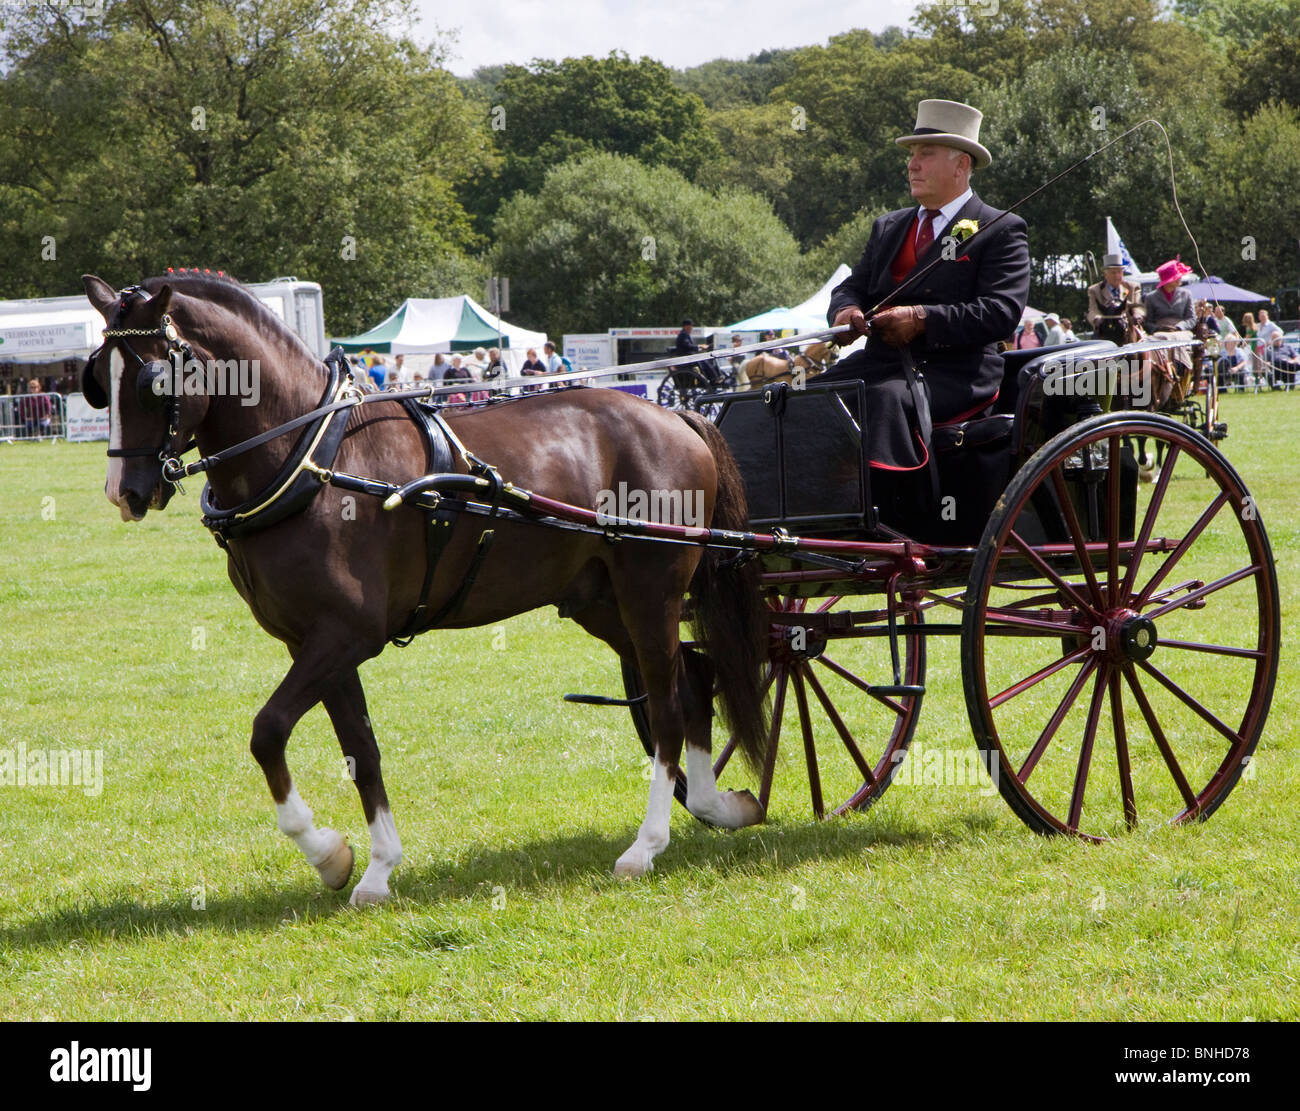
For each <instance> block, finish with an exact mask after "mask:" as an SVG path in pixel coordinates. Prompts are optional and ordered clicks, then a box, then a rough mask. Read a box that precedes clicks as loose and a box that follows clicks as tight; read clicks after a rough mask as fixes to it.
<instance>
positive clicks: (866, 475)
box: [703, 341, 1138, 576]
mask: <svg viewBox="0 0 1300 1111" xmlns="http://www.w3.org/2000/svg"><path fill="white" fill-rule="evenodd" d="M1114 350H1115V346H1114V344H1112V343H1109V342H1106V341H1099V342H1093V343H1083V344H1072V345H1069V346H1067V347H1060V348H1049V349H1047V350H1042V349H1039V350H1036V351H1027V352H1008V353H1007V355H1006V368H1005V370H1004V374H1003V383H1002V389H1001V391H1000V393H999V395H998V398H997V400H996V402H995V403H994V405H993V406H992V411H991V412H989V413H987V414H986V415H984V416H981V417H978V418H975V419H972V420H968V421H965V422H962V423H961V424H957V425H948V426H940V427H938V428H936V429H935V430H934V435H933V439H932V443H931V452H932V453H933V465H932V466H927V467H923V468H921V469H919V470H916V471H910V472H897V471H891V470H884V469H879V468H873V467H871V466H870V465H869V463H868V462H867V458H868V456H869V454H870V451H869V445H868V444H866V443H864V442H863V434H862V429H861V426H860V424H859V422H858V419H857V416H856V414H858V413H860V412H861V408H862V405H863V403H864V399H865V388H864V386H863V384H862V383H861V382H858V381H852V380H850V381H839V382H833V383H825V384H818V383H817V382H816V381H815V380H813V381H812V382H810V383H809V384H808V385H807V386H806V387H803V388H795V387H794V386H791V385H788V384H784V383H782V384H779V385H772V386H768V387H765V388H764V389H762V390H758V391H753V392H750V393H740V394H718V395H713V396H710V397H706V398H704V399H703V400H704V401H707V402H716V403H718V404H719V406H720V411H719V413H718V416H717V418H716V422H717V425H718V428H719V430H720V431H721V432H722V434H723V436H724V437H725V438H726V440H727V443H728V446H729V447H730V448H731V451H732V454H733V455H734V456H735V457H736V461H737V464H738V466H739V467H740V471H741V474H742V476H743V477H744V480H745V487H746V493H747V495H748V499H749V506H750V523H751V526H752V527H753V528H754V529H756V530H759V531H770V530H771V529H774V528H780V529H784V530H786V531H787V532H790V533H793V534H796V535H804V536H846V535H848V536H855V537H860V538H862V539H868V540H871V539H878V540H887V539H891V538H896V537H897V536H899V535H901V536H903V537H906V538H908V539H911V540H915V541H919V542H921V543H924V544H930V545H937V546H950V547H956V548H973V547H974V546H975V545H976V544H977V543H978V542H979V539H980V536H981V534H982V533H983V530H984V526H985V525H986V524H987V522H988V519H989V516H990V514H991V513H992V512H993V509H994V507H995V506H996V504H997V501H998V498H999V497H1000V496H1001V494H1002V492H1003V490H1005V489H1006V486H1007V484H1008V483H1009V482H1010V480H1011V478H1012V477H1013V475H1014V474H1015V473H1016V471H1017V470H1018V469H1019V467H1020V466H1021V465H1022V464H1023V463H1024V462H1025V461H1026V460H1027V459H1028V458H1029V457H1030V456H1032V455H1033V453H1034V452H1035V451H1036V450H1037V449H1038V448H1039V447H1040V446H1041V445H1042V444H1044V443H1046V442H1047V441H1048V440H1050V439H1051V438H1052V437H1053V436H1055V435H1056V434H1057V433H1059V432H1060V431H1062V430H1063V429H1064V428H1067V427H1068V426H1070V425H1071V424H1074V423H1076V422H1077V421H1079V420H1080V419H1083V418H1086V417H1088V416H1091V415H1094V414H1096V413H1100V412H1103V411H1106V410H1108V409H1110V408H1111V404H1112V396H1111V394H1110V393H1109V392H1105V391H1102V392H1099V391H1098V389H1097V384H1098V383H1099V382H1103V381H1104V377H1105V376H1104V375H1099V374H1098V365H1099V364H1100V363H1102V362H1104V358H1105V355H1106V353H1107V352H1112V351H1114ZM1104 454H1105V453H1104V452H1097V451H1094V452H1092V453H1089V454H1088V456H1087V457H1086V458H1085V457H1081V458H1080V459H1079V460H1078V465H1077V466H1075V467H1071V468H1068V470H1067V475H1068V485H1067V489H1068V490H1069V493H1070V497H1071V500H1072V502H1073V503H1074V506H1073V508H1074V515H1075V517H1076V518H1077V519H1078V521H1079V522H1080V524H1081V526H1082V528H1083V530H1084V532H1085V534H1086V537H1087V539H1088V540H1093V541H1096V540H1102V539H1105V537H1104V536H1103V535H1102V533H1103V525H1102V514H1101V507H1100V505H1099V503H1098V501H1097V497H1098V490H1099V489H1100V487H1101V484H1102V483H1103V482H1104V480H1105V477H1106V473H1107V471H1108V468H1109V466H1110V461H1109V460H1108V459H1106V458H1102V456H1103V455H1104ZM1118 462H1119V466H1120V467H1121V468H1122V473H1123V499H1122V500H1123V507H1124V512H1123V513H1122V515H1121V521H1122V526H1123V529H1124V536H1123V537H1122V539H1131V538H1132V535H1133V528H1134V512H1133V507H1134V504H1135V493H1136V487H1137V481H1138V468H1137V462H1136V459H1135V458H1134V456H1133V454H1132V452H1131V450H1130V449H1129V448H1128V447H1127V446H1126V447H1125V448H1124V449H1123V450H1122V451H1121V458H1120V459H1119V461H1118ZM1025 517H1026V520H1025V522H1024V524H1023V532H1022V535H1024V536H1025V538H1026V539H1027V540H1030V542H1031V543H1044V544H1053V543H1064V542H1065V541H1067V540H1068V539H1069V538H1070V535H1071V529H1070V524H1069V515H1068V514H1067V512H1066V511H1065V510H1064V507H1062V506H1060V505H1059V504H1057V503H1056V500H1055V493H1054V492H1047V493H1046V494H1044V495H1042V496H1040V497H1039V498H1038V499H1036V500H1035V502H1034V504H1033V505H1031V506H1029V507H1027V509H1026V512H1025ZM882 526H884V527H883V528H882ZM956 571H957V573H958V574H959V576H960V575H964V568H963V569H956Z"/></svg>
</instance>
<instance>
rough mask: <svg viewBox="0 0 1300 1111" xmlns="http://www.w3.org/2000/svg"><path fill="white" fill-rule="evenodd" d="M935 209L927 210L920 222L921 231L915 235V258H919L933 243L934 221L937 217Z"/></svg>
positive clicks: (937, 210)
mask: <svg viewBox="0 0 1300 1111" xmlns="http://www.w3.org/2000/svg"><path fill="white" fill-rule="evenodd" d="M939 213H940V210H939V209H937V208H927V209H926V210H925V219H924V220H922V221H921V230H920V231H918V232H917V233H916V257H917V258H920V257H921V255H922V254H924V253H925V249H926V248H927V247H929V246H930V244H931V243H933V242H934V221H935V219H936V218H937V217H938V216H939Z"/></svg>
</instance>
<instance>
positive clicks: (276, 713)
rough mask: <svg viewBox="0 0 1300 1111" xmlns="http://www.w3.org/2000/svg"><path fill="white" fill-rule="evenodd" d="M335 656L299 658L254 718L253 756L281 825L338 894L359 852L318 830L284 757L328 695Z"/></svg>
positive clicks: (332, 833) (329, 831)
mask: <svg viewBox="0 0 1300 1111" xmlns="http://www.w3.org/2000/svg"><path fill="white" fill-rule="evenodd" d="M328 659H329V654H328V653H325V652H316V653H307V654H301V655H299V656H298V657H297V658H296V659H295V660H294V663H293V666H292V667H291V668H290V669H289V673H288V674H287V675H286V676H285V677H284V679H283V680H281V682H280V685H279V686H278V687H277V688H276V689H275V693H274V694H273V695H271V697H270V699H268V700H267V703H266V705H265V706H263V707H262V709H261V710H260V711H258V714H257V717H256V718H254V719H253V739H252V741H251V743H250V745H249V747H250V748H251V749H252V752H253V757H254V759H256V760H257V762H258V764H260V765H261V768H262V772H263V774H264V775H265V776H266V783H267V786H268V787H270V789H271V798H272V799H274V800H275V816H276V824H277V825H278V826H279V827H280V831H281V832H282V833H284V834H285V836H287V837H290V838H292V840H293V842H294V844H296V845H297V846H298V848H299V849H300V850H301V851H302V854H303V856H305V857H306V858H307V863H309V864H310V865H311V866H312V867H313V868H315V869H316V871H317V872H319V873H320V877H321V879H322V880H323V881H324V883H325V886H326V887H330V888H333V889H334V890H335V891H337V890H338V889H339V888H341V887H343V886H344V885H345V884H346V883H347V882H348V877H349V876H350V875H351V874H352V861H353V853H352V849H351V848H350V847H349V845H348V844H347V842H346V841H344V840H343V838H342V837H341V836H340V835H339V834H338V833H336V832H335V831H334V830H332V829H317V828H316V825H315V822H314V819H313V816H312V812H311V808H310V807H308V806H307V804H306V803H305V802H303V801H302V798H301V797H300V796H299V794H298V791H297V789H296V788H295V787H294V785H293V780H292V778H291V777H290V775H289V765H288V762H287V761H286V760H285V758H284V753H285V748H286V747H287V746H288V743H289V734H290V733H292V732H293V727H294V726H295V725H297V724H298V721H299V719H300V718H301V717H302V716H303V714H305V713H306V712H307V711H308V710H310V709H311V708H312V707H313V706H315V705H316V703H317V702H319V701H320V700H321V698H322V697H323V695H324V693H325V690H326V687H327V685H328V684H327V680H328V679H329V677H330V676H329V671H328V670H327V667H328V664H327V663H326V662H325V661H327V660H328Z"/></svg>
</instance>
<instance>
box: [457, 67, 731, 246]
mask: <svg viewBox="0 0 1300 1111" xmlns="http://www.w3.org/2000/svg"><path fill="white" fill-rule="evenodd" d="M494 95H495V98H496V104H495V105H493V110H494V112H495V113H496V118H495V119H494V121H493V123H492V126H493V128H494V129H495V130H494V131H493V135H494V136H495V138H496V142H497V146H498V149H499V150H500V153H501V156H502V165H501V169H500V173H499V174H498V173H491V172H483V173H480V174H479V175H478V176H477V177H476V178H475V179H474V181H473V182H472V184H471V185H470V187H469V188H467V189H466V190H465V191H464V196H465V198H466V204H467V206H468V207H469V208H470V209H471V211H472V212H474V213H475V215H476V217H477V218H479V219H480V220H481V221H484V222H486V221H487V220H488V219H489V218H490V217H491V216H492V215H493V214H494V213H495V212H496V210H497V207H498V206H499V204H500V202H501V201H502V200H503V199H504V198H506V197H508V196H510V195H511V194H512V193H515V192H517V191H519V190H521V189H522V190H524V191H525V192H536V191H537V190H538V189H539V188H541V184H542V180H543V178H545V176H546V173H547V171H548V170H550V169H551V168H552V167H554V166H557V165H559V164H560V163H562V162H565V161H568V160H569V159H571V158H575V157H578V156H581V155H585V154H590V153H594V152H597V151H608V152H610V153H613V154H625V155H630V156H631V157H633V158H637V159H639V160H640V161H642V162H644V163H645V164H646V165H649V166H669V167H671V168H673V169H675V170H677V171H678V172H679V173H681V174H683V175H684V176H686V177H687V178H694V177H695V174H696V172H697V170H698V168H699V166H700V165H701V163H702V162H704V161H706V160H708V159H710V158H713V157H715V156H716V155H717V154H718V153H719V151H718V146H717V142H716V140H714V138H713V135H712V133H711V132H710V131H709V129H708V127H707V126H706V123H705V120H706V115H707V112H706V109H705V107H704V103H703V102H702V101H701V100H700V98H699V97H697V96H695V95H694V94H692V93H685V92H682V91H681V90H680V89H679V88H677V86H676V85H675V84H674V83H673V80H672V71H671V70H670V69H668V68H667V67H666V66H664V65H662V64H661V63H659V62H656V61H654V60H653V59H652V58H641V59H639V60H637V61H633V60H632V59H631V58H629V57H628V56H627V55H626V54H621V53H618V52H614V53H611V54H610V55H609V56H608V57H606V58H593V57H584V58H566V59H565V60H564V61H562V62H555V61H548V60H537V61H534V62H533V63H532V65H530V66H514V65H512V66H506V67H505V73H504V76H502V77H501V78H500V80H499V81H497V83H496V87H495V90H494Z"/></svg>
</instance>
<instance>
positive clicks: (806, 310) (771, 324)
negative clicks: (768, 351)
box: [731, 263, 852, 332]
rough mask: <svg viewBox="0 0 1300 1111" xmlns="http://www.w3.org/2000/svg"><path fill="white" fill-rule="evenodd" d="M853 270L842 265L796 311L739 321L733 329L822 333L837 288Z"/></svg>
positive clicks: (780, 310)
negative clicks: (832, 295) (790, 330)
mask: <svg viewBox="0 0 1300 1111" xmlns="http://www.w3.org/2000/svg"><path fill="white" fill-rule="evenodd" d="M851 273H852V271H851V270H850V269H849V268H848V267H847V266H845V265H844V264H843V263H840V265H839V267H838V268H837V269H836V271H835V273H834V274H832V275H831V276H830V278H828V279H827V281H826V284H825V285H823V286H822V287H821V289H819V290H818V291H817V292H816V293H814V294H813V295H812V296H811V297H809V298H808V300H806V301H804V302H803V303H802V304H798V305H795V306H794V307H793V308H789V309H787V308H776V309H769V310H768V311H767V312H763V313H759V314H758V315H757V316H751V317H749V318H748V319H746V320H740V321H737V322H736V323H735V324H733V325H732V326H731V331H733V332H761V331H766V330H767V329H769V328H770V329H772V330H773V331H777V332H779V331H782V330H783V329H786V328H793V329H794V330H795V331H796V332H819V331H821V330H822V329H823V328H825V327H826V314H827V312H828V311H830V307H831V294H832V293H833V292H835V287H836V286H837V285H839V284H840V282H842V281H844V279H845V278H847V277H848V276H849V275H850V274H851Z"/></svg>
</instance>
